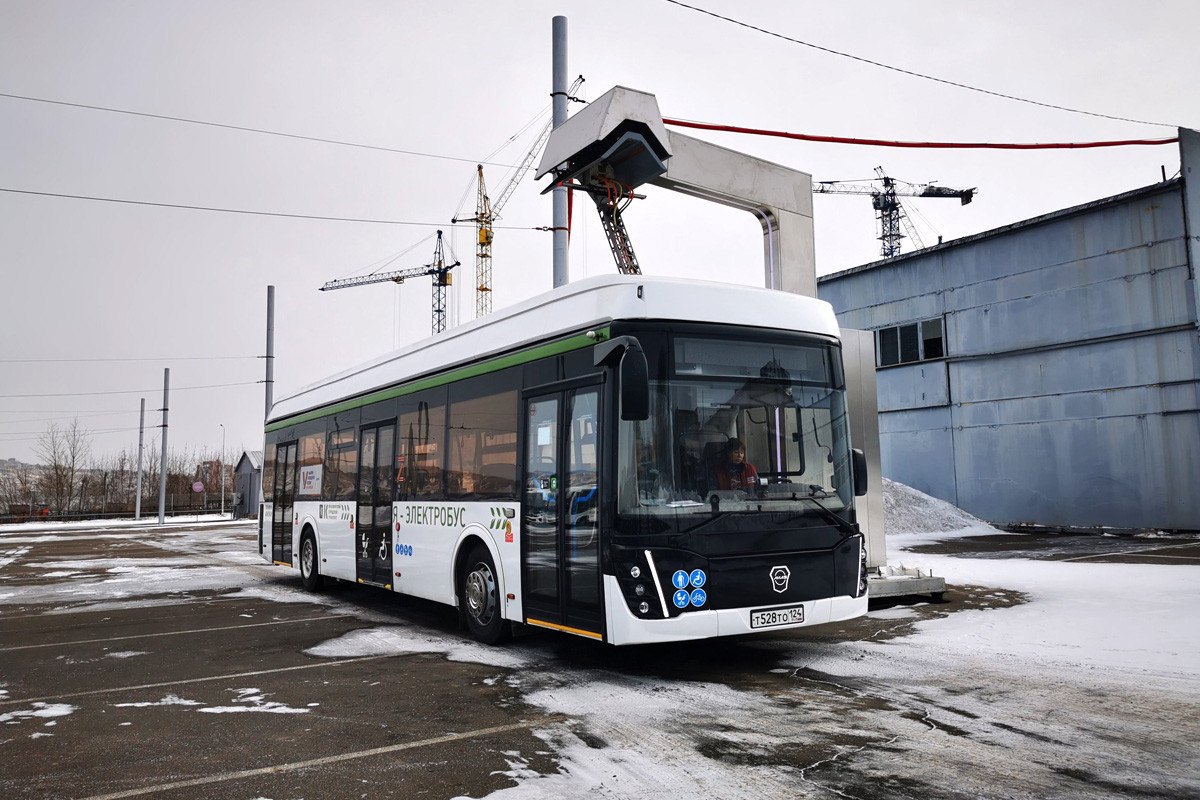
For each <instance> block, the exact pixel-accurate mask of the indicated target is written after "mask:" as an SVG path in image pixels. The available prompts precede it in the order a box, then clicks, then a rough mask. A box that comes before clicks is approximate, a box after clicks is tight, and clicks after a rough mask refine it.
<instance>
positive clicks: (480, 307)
mask: <svg viewBox="0 0 1200 800" xmlns="http://www.w3.org/2000/svg"><path fill="white" fill-rule="evenodd" d="M494 222H495V216H494V215H493V213H492V204H491V202H490V201H489V200H488V196H487V187H486V186H484V184H483V164H480V165H479V196H478V198H477V200H476V202H475V230H476V243H475V244H476V247H475V317H476V319H478V318H479V317H482V316H485V315H487V314H490V313H492V224H493V223H494Z"/></svg>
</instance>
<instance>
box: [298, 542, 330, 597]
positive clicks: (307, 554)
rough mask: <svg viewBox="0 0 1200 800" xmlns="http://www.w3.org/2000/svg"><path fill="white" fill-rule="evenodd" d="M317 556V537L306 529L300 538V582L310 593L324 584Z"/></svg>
mask: <svg viewBox="0 0 1200 800" xmlns="http://www.w3.org/2000/svg"><path fill="white" fill-rule="evenodd" d="M317 555H318V554H317V537H316V536H315V535H314V534H313V532H312V530H311V529H306V530H305V531H304V535H303V536H301V537H300V582H301V583H303V584H304V588H305V589H307V590H308V591H310V592H315V591H317V590H318V589H320V588H321V585H322V583H324V581H323V580H322V579H321V570H320V567H319V566H318V560H317Z"/></svg>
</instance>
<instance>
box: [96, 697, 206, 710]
mask: <svg viewBox="0 0 1200 800" xmlns="http://www.w3.org/2000/svg"><path fill="white" fill-rule="evenodd" d="M202 705H204V704H203V703H201V702H200V701H199V700H184V699H183V698H182V697H179V696H177V695H173V694H169V695H167V696H166V697H164V698H163V699H162V700H155V701H150V702H143V703H113V704H112V706H113V708H157V707H160V706H202Z"/></svg>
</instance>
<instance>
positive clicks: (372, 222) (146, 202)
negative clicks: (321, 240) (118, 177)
mask: <svg viewBox="0 0 1200 800" xmlns="http://www.w3.org/2000/svg"><path fill="white" fill-rule="evenodd" d="M0 192H9V193H10V194H28V195H34V196H37V197H60V198H65V199H67V200H91V201H93V202H97V203H120V204H123V205H131V206H152V207H155V208H179V209H183V210H185V211H213V212H218V213H221V214H249V215H252V216H258V217H284V218H285V219H317V220H325V221H327V222H360V223H365V224H368V225H417V226H423V227H445V223H444V222H414V221H412V220H398V219H369V218H365V217H325V216H321V215H318V214H285V213H283V212H279V211H255V210H252V209H245V208H220V207H218V206H193V205H186V204H184V203H156V202H151V201H149V200H126V199H123V198H119V197H96V196H94V195H85V194H65V193H62V192H35V191H33V190H31V189H10V188H4V187H0ZM494 227H497V228H506V229H508V230H514V231H517V230H519V231H532V230H540V229H539V228H535V227H530V226H518V225H507V226H504V225H496V226H494Z"/></svg>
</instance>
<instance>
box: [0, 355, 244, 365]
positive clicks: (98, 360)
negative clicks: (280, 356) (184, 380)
mask: <svg viewBox="0 0 1200 800" xmlns="http://www.w3.org/2000/svg"><path fill="white" fill-rule="evenodd" d="M259 358H262V356H162V357H161V358H0V364H95V363H107V362H111V361H255V360H258V359H259Z"/></svg>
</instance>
